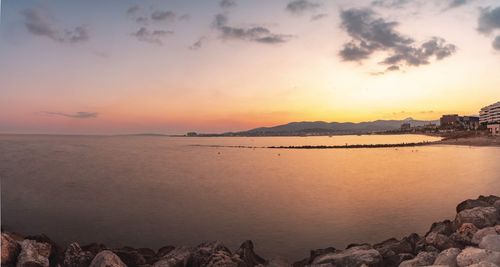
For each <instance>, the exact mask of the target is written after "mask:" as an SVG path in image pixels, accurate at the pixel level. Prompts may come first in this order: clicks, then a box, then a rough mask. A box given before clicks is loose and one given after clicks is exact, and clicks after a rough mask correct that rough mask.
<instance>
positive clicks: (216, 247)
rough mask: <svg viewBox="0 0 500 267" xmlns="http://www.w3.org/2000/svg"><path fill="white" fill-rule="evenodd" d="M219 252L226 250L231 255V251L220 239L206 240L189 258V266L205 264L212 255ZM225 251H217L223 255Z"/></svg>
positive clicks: (199, 266) (195, 266)
mask: <svg viewBox="0 0 500 267" xmlns="http://www.w3.org/2000/svg"><path fill="white" fill-rule="evenodd" d="M217 252H225V254H227V255H231V251H230V250H229V249H228V248H227V247H226V246H224V245H223V244H222V243H221V242H219V241H214V242H205V243H202V244H200V245H198V246H197V247H196V248H195V249H194V251H193V252H192V253H191V256H190V257H189V260H188V263H187V264H188V266H192V267H201V266H205V265H206V264H207V263H208V262H209V261H210V259H211V256H212V255H214V254H216V253H217ZM225 254H224V253H217V255H218V256H220V257H223V256H224V255H225Z"/></svg>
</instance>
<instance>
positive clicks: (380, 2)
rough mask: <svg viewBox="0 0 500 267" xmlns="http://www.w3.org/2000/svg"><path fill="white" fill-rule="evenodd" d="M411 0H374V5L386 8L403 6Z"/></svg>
mask: <svg viewBox="0 0 500 267" xmlns="http://www.w3.org/2000/svg"><path fill="white" fill-rule="evenodd" d="M408 2H409V0H375V1H372V6H376V7H385V8H401V7H403V6H404V5H406V4H408Z"/></svg>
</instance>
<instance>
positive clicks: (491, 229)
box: [471, 225, 500, 245]
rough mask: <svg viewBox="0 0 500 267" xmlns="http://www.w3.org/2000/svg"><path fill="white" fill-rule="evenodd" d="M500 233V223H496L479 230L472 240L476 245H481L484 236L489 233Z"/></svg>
mask: <svg viewBox="0 0 500 267" xmlns="http://www.w3.org/2000/svg"><path fill="white" fill-rule="evenodd" d="M499 234H500V225H496V226H493V227H486V228H483V229H481V230H479V231H477V232H476V233H475V234H474V235H473V236H472V240H471V242H472V243H473V244H475V245H479V243H480V242H481V240H483V237H485V236H487V235H499Z"/></svg>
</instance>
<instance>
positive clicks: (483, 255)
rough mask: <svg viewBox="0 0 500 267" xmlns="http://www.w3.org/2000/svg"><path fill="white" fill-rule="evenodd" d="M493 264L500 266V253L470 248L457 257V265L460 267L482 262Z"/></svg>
mask: <svg viewBox="0 0 500 267" xmlns="http://www.w3.org/2000/svg"><path fill="white" fill-rule="evenodd" d="M483 261H486V262H491V263H494V264H497V265H498V264H500V252H496V251H491V250H485V249H481V248H474V247H468V248H466V249H464V250H462V252H460V254H458V256H457V264H458V266H460V267H465V266H469V265H472V264H476V263H480V262H483Z"/></svg>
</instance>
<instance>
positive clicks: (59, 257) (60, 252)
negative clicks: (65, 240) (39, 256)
mask: <svg viewBox="0 0 500 267" xmlns="http://www.w3.org/2000/svg"><path fill="white" fill-rule="evenodd" d="M25 239H29V240H35V241H37V242H40V243H47V244H50V247H51V249H50V256H49V263H50V266H51V267H56V266H57V265H59V264H61V263H62V262H63V260H64V248H62V247H60V246H59V245H58V244H57V243H56V242H54V241H53V240H52V239H50V238H49V237H48V236H46V235H44V234H41V235H31V236H27V237H25Z"/></svg>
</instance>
